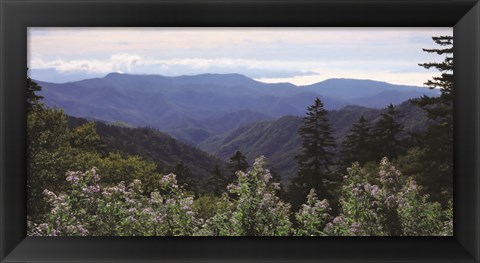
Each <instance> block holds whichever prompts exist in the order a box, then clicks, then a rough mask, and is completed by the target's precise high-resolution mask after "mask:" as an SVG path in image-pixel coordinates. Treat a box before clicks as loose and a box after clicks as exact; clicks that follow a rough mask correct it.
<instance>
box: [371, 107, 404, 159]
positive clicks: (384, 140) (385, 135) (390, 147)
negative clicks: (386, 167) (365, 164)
mask: <svg viewBox="0 0 480 263" xmlns="http://www.w3.org/2000/svg"><path fill="white" fill-rule="evenodd" d="M397 113H398V111H397V110H396V109H395V107H394V106H393V105H392V104H390V105H389V106H388V107H387V112H386V113H382V114H381V116H380V119H379V120H378V121H377V123H375V126H374V128H373V139H374V140H375V143H374V144H375V155H374V157H375V161H379V160H380V159H382V158H383V157H387V158H389V159H390V160H391V159H393V158H396V157H397V156H398V155H399V154H400V153H401V151H402V142H401V141H400V138H399V134H400V132H401V131H403V126H402V125H401V124H400V123H398V122H397V121H396V120H395V116H396V115H397Z"/></svg>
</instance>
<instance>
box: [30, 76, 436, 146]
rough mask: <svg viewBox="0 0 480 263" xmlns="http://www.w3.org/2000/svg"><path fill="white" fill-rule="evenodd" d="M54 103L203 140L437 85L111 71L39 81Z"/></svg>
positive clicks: (404, 96) (380, 102) (395, 99)
mask: <svg viewBox="0 0 480 263" xmlns="http://www.w3.org/2000/svg"><path fill="white" fill-rule="evenodd" d="M38 82H39V84H40V85H41V86H42V91H41V93H40V95H42V96H44V97H45V99H44V102H45V104H46V105H47V106H50V107H60V108H63V109H64V110H65V112H66V113H67V114H69V115H71V116H77V117H84V118H88V119H93V120H102V121H106V122H123V123H125V124H127V125H131V126H149V127H153V128H156V129H158V130H160V131H164V132H167V133H168V134H170V135H172V136H173V137H175V138H177V139H180V140H182V141H184V142H188V143H190V144H193V145H198V144H200V143H201V142H203V141H205V140H207V139H208V138H212V137H214V136H218V135H220V134H223V133H225V132H228V131H233V130H235V129H237V128H240V127H243V126H245V125H247V124H251V123H254V122H258V121H262V120H274V119H277V118H279V117H282V116H287V115H290V116H303V114H304V113H305V110H306V108H307V106H308V105H310V104H311V103H312V102H313V100H314V99H315V97H317V96H318V97H319V98H320V99H322V101H323V102H324V104H325V108H326V109H328V110H338V109H340V108H342V107H344V106H347V105H357V106H366V107H369V108H382V107H385V106H387V105H388V104H390V103H393V104H399V103H401V102H403V101H405V100H408V99H410V98H415V97H420V96H421V95H424V94H425V95H429V96H436V95H438V92H437V91H435V90H429V89H427V88H423V87H415V86H402V85H393V84H389V83H385V82H379V81H372V80H355V79H328V80H325V81H322V82H319V83H315V84H312V85H308V86H295V85H293V84H290V83H278V84H267V83H262V82H259V81H255V80H253V79H250V78H248V77H246V76H243V75H239V74H202V75H194V76H179V77H165V76H160V75H130V74H119V73H111V74H108V75H107V76H105V77H103V78H94V79H86V80H81V81H76V82H68V83H63V84H55V83H48V82H42V81H38Z"/></svg>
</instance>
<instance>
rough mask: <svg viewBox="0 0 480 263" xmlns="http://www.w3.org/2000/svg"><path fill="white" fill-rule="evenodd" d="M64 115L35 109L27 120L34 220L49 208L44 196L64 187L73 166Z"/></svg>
mask: <svg viewBox="0 0 480 263" xmlns="http://www.w3.org/2000/svg"><path fill="white" fill-rule="evenodd" d="M69 139H70V136H69V132H68V128H67V124H66V119H65V114H64V113H63V111H62V110H54V109H42V108H36V109H35V110H31V111H29V112H28V116H27V192H28V196H27V207H28V214H29V215H30V216H31V217H32V218H41V216H42V215H43V213H45V212H46V211H47V208H48V205H47V204H46V203H45V202H44V201H43V198H42V192H43V190H44V189H46V188H47V187H49V188H51V189H52V190H54V191H58V190H61V189H62V188H63V187H64V180H63V175H64V174H65V172H66V171H67V170H68V169H69V167H71V165H72V163H73V162H74V158H73V154H72V147H71V146H70V144H69Z"/></svg>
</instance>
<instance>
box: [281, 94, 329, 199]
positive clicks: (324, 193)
mask: <svg viewBox="0 0 480 263" xmlns="http://www.w3.org/2000/svg"><path fill="white" fill-rule="evenodd" d="M299 134H300V136H301V137H302V139H303V142H302V153H301V154H299V155H298V156H296V158H297V160H298V165H299V170H298V174H297V177H295V178H294V179H293V180H292V182H291V185H290V187H289V196H290V199H291V201H292V203H293V206H294V208H296V207H298V205H299V204H300V203H301V201H300V200H301V199H303V198H304V197H305V196H306V195H307V194H308V193H309V191H310V189H312V188H313V189H315V190H316V192H317V193H319V195H320V196H321V197H322V198H331V197H332V196H331V191H332V188H333V181H334V180H333V178H332V173H331V171H330V167H331V166H332V165H333V156H334V153H333V148H334V147H335V141H334V139H333V136H332V129H331V125H330V123H329V121H328V119H327V111H326V110H325V109H324V108H323V103H322V101H321V100H320V99H319V98H316V99H315V102H314V104H313V105H311V106H309V107H308V111H307V116H306V117H304V118H303V125H302V126H301V127H300V129H299Z"/></svg>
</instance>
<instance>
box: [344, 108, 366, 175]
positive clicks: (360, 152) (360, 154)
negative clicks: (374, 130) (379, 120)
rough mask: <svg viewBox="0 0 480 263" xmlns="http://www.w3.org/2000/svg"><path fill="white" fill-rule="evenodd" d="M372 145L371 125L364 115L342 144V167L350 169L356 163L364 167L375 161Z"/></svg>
mask: <svg viewBox="0 0 480 263" xmlns="http://www.w3.org/2000/svg"><path fill="white" fill-rule="evenodd" d="M372 143H373V142H372V134H371V127H370V123H369V122H368V121H367V120H366V119H365V118H364V117H363V115H362V117H360V119H358V121H357V122H356V123H354V124H353V126H352V128H351V129H350V133H349V134H348V135H347V136H346V137H345V140H344V141H343V143H342V151H341V163H342V166H343V167H349V166H351V165H352V163H354V162H358V163H359V164H360V165H364V164H365V163H366V162H368V161H371V160H372V159H373V158H372V155H373V147H372ZM342 170H343V169H342Z"/></svg>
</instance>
